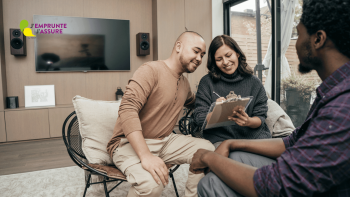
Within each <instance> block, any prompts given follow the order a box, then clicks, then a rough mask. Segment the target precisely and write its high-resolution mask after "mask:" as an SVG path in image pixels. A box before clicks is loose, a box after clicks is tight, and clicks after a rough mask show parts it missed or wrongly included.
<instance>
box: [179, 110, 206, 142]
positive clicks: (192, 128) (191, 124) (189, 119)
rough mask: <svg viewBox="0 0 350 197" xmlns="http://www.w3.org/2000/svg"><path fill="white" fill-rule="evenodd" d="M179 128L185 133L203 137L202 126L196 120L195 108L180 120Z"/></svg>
mask: <svg viewBox="0 0 350 197" xmlns="http://www.w3.org/2000/svg"><path fill="white" fill-rule="evenodd" d="M179 130H180V132H181V133H182V134H184V135H192V136H193V137H196V138H203V133H202V131H201V128H200V126H198V125H197V124H196V122H195V121H194V115H193V110H192V109H191V110H188V112H187V113H186V115H185V116H184V117H182V118H181V119H180V120H179Z"/></svg>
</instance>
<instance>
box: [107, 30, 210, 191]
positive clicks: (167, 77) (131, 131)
mask: <svg viewBox="0 0 350 197" xmlns="http://www.w3.org/2000/svg"><path fill="white" fill-rule="evenodd" d="M205 48H206V46H205V42H204V40H203V38H202V37H201V36H200V35H199V34H197V33H195V32H184V33H183V34H181V35H180V37H179V38H178V39H177V40H176V43H175V45H174V48H173V51H172V53H171V56H170V57H169V58H168V59H166V60H164V61H162V60H160V61H153V62H147V63H145V64H143V65H142V66H140V67H139V68H138V69H137V70H136V71H135V73H134V75H133V77H132V78H131V79H130V80H129V83H128V85H127V86H126V91H125V94H124V96H123V99H122V102H121V105H120V108H119V118H118V119H117V123H116V126H115V128H114V133H113V137H112V139H111V140H110V141H109V143H108V145H107V150H108V152H109V154H110V155H111V157H112V158H113V162H114V164H115V165H116V166H117V167H118V168H119V169H120V170H121V171H122V172H123V173H124V174H125V175H126V177H127V180H128V182H130V183H131V184H132V187H131V188H130V190H129V193H128V197H131V196H152V197H153V196H155V197H156V196H160V195H161V193H162V191H163V188H164V186H165V185H166V184H168V182H169V178H168V169H167V167H166V165H165V164H184V163H188V164H190V163H191V162H192V157H193V154H194V153H195V152H196V151H197V150H198V149H200V148H203V149H207V150H212V151H213V150H214V146H213V145H212V144H211V143H210V142H209V141H207V140H204V139H198V138H193V137H190V136H185V135H182V134H173V133H172V130H173V128H174V126H175V123H176V121H177V120H178V115H179V113H180V111H181V109H182V108H183V106H184V105H185V106H186V107H193V106H194V101H195V95H194V94H193V93H192V92H191V89H190V85H189V82H188V80H187V79H186V78H185V77H184V76H183V75H182V74H183V73H192V72H194V71H195V70H196V68H197V67H198V66H199V65H200V64H201V63H202V58H203V56H204V55H205V51H206V49H205ZM203 176H204V175H203V174H199V175H198V174H193V173H191V172H189V176H188V180H187V183H186V190H185V196H197V184H198V182H199V180H200V179H201V178H202V177H203Z"/></svg>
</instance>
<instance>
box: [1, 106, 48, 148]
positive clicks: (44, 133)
mask: <svg viewBox="0 0 350 197" xmlns="http://www.w3.org/2000/svg"><path fill="white" fill-rule="evenodd" d="M48 116H49V114H48V109H36V110H35V109H33V110H23V111H21V110H16V111H6V112H5V121H6V133H7V141H20V140H29V139H41V138H49V137H50V134H49V129H50V128H49V120H48Z"/></svg>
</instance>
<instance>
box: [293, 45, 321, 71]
mask: <svg viewBox="0 0 350 197" xmlns="http://www.w3.org/2000/svg"><path fill="white" fill-rule="evenodd" d="M305 48H306V51H307V54H306V58H305V60H304V62H305V63H307V64H310V65H312V67H308V66H306V65H303V64H301V63H300V64H299V66H298V70H299V72H300V73H301V74H307V73H310V72H311V71H312V70H314V69H315V67H317V65H318V64H320V63H321V62H320V61H319V60H318V59H317V58H315V57H312V52H311V45H310V43H308V44H307V45H306V46H305Z"/></svg>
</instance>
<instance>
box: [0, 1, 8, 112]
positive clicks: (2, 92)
mask: <svg viewBox="0 0 350 197" xmlns="http://www.w3.org/2000/svg"><path fill="white" fill-rule="evenodd" d="M2 19H3V7H2V0H0V111H3V110H4V109H5V108H6V103H5V102H6V99H5V98H6V96H7V85H6V84H7V82H6V81H7V80H6V67H5V53H4V23H3V20H2Z"/></svg>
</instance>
